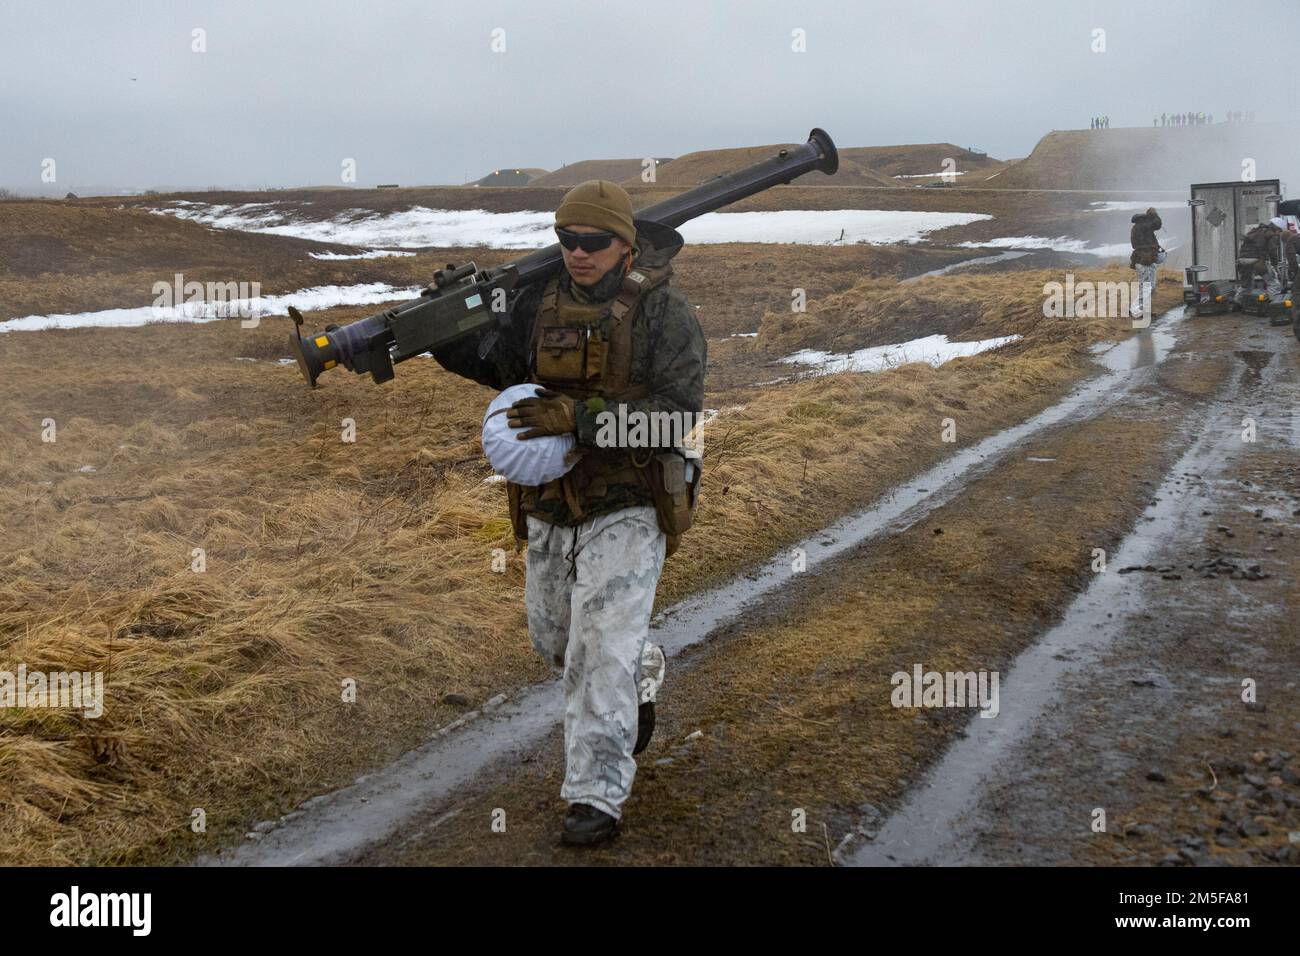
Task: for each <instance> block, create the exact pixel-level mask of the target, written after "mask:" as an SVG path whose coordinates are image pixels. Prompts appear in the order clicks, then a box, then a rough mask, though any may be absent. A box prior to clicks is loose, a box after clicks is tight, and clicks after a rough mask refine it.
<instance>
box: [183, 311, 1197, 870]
mask: <svg viewBox="0 0 1300 956" xmlns="http://www.w3.org/2000/svg"><path fill="white" fill-rule="evenodd" d="M1176 311H1177V315H1175V313H1174V312H1168V313H1166V314H1165V315H1164V316H1163V317H1162V318H1161V320H1160V323H1161V325H1162V326H1168V325H1172V324H1173V323H1174V322H1176V321H1178V319H1180V318H1181V315H1182V309H1181V308H1179V309H1178V310H1176ZM1154 334H1156V331H1155V330H1153V329H1148V330H1145V331H1143V332H1141V333H1139V334H1138V335H1136V336H1134V337H1133V338H1131V339H1128V340H1126V341H1125V342H1122V343H1120V344H1119V345H1117V346H1115V348H1114V349H1111V350H1109V351H1108V352H1107V353H1106V355H1108V356H1111V360H1110V362H1109V363H1107V367H1108V368H1110V369H1111V373H1110V374H1105V375H1101V376H1098V377H1096V378H1094V379H1091V380H1089V381H1087V382H1084V383H1083V384H1081V385H1079V386H1078V387H1076V388H1075V389H1074V390H1073V391H1072V392H1070V394H1069V395H1067V396H1066V397H1065V398H1063V399H1062V400H1061V401H1059V402H1058V403H1057V404H1055V405H1053V406H1051V407H1050V408H1047V409H1045V410H1044V411H1042V412H1039V413H1038V414H1037V415H1035V416H1033V417H1032V418H1030V419H1028V420H1026V421H1024V422H1022V423H1021V424H1019V425H1016V426H1013V427H1011V428H1008V429H1006V430H1005V431H1002V432H999V433H997V434H996V435H992V436H990V437H988V438H985V439H984V440H982V441H980V442H977V443H976V444H974V445H971V446H970V447H968V448H965V449H962V450H960V451H957V452H956V453H954V454H953V455H951V456H949V457H948V458H947V459H945V460H944V461H943V462H941V463H940V464H939V465H936V466H935V467H933V468H931V469H930V470H928V471H926V472H925V473H923V474H921V475H918V476H916V477H915V478H913V479H912V480H911V481H909V482H906V483H905V484H903V485H900V486H898V487H896V488H894V489H892V490H891V491H889V492H888V493H886V494H885V495H883V496H882V497H881V498H880V500H879V501H878V502H877V503H876V504H875V505H873V506H872V507H871V508H868V509H866V510H865V511H861V512H858V513H856V514H853V515H849V516H847V517H845V518H842V519H840V520H839V521H836V522H835V523H833V524H831V525H830V526H828V527H826V528H824V529H822V530H821V531H818V532H816V533H815V534H813V535H812V536H811V537H809V538H807V539H806V540H804V541H802V542H800V543H798V544H797V545H794V546H793V547H792V548H791V549H789V550H787V551H786V552H784V553H782V554H780V555H778V556H776V557H775V558H773V559H772V560H770V561H769V562H768V563H766V564H765V565H763V566H761V567H760V568H758V569H757V570H754V571H752V572H747V573H744V574H742V575H741V576H740V577H739V578H737V579H736V580H735V581H733V582H732V583H730V584H727V585H725V586H723V587H720V588H716V589H714V590H712V591H708V592H705V593H703V594H700V595H697V596H695V597H692V598H688V599H686V600H684V601H682V602H680V603H678V604H676V605H674V606H672V607H671V608H668V609H666V610H664V611H662V612H661V613H660V614H658V615H657V616H656V617H655V619H654V620H653V621H652V622H651V628H652V630H651V639H652V640H654V641H655V642H656V643H658V644H660V645H662V646H663V649H664V652H665V653H666V654H667V655H668V656H670V657H671V656H674V655H676V654H678V653H680V652H681V651H682V650H683V649H684V648H687V647H689V646H691V645H693V644H696V643H699V642H700V641H703V640H704V639H705V638H706V637H708V635H709V634H711V633H712V632H713V631H715V630H716V629H717V628H718V627H719V626H720V625H722V624H723V623H725V622H727V621H729V620H730V619H732V618H734V617H735V616H737V615H738V614H739V613H740V612H741V611H743V610H744V609H745V608H747V607H748V606H749V605H751V604H752V603H754V602H755V601H756V600H758V599H759V598H761V597H762V596H764V595H766V594H767V593H769V592H771V591H774V590H775V589H777V588H778V587H780V586H781V585H782V584H783V583H785V582H787V581H789V580H790V578H791V577H792V576H793V575H794V574H795V573H796V572H795V571H794V570H793V558H794V549H795V548H798V549H801V550H802V552H803V560H804V562H805V567H806V568H812V567H815V566H816V565H818V564H820V563H821V562H823V561H827V560H829V559H831V558H834V557H836V556H837V555H839V554H842V553H844V552H846V551H848V550H849V549H851V548H854V547H857V546H858V545H860V544H862V543H863V542H865V541H867V540H868V539H870V538H871V537H873V536H876V535H879V534H882V533H886V532H897V531H902V530H904V529H906V528H908V527H910V526H911V525H912V524H914V523H916V522H917V521H919V520H921V519H922V518H924V517H925V516H926V515H927V514H929V513H930V512H931V511H934V510H935V509H936V508H939V507H941V506H942V505H944V504H946V503H947V502H948V501H949V500H951V499H952V498H953V497H954V496H955V495H957V494H958V493H959V492H960V491H961V490H962V489H963V488H964V487H965V486H966V485H967V484H969V483H970V482H971V481H972V480H974V479H975V478H977V477H978V476H979V475H980V474H982V473H983V472H985V471H987V470H988V469H989V468H991V467H992V466H993V465H994V464H995V463H996V462H997V460H998V459H1000V458H1001V456H1002V455H1003V454H1004V453H1006V452H1008V451H1009V450H1011V449H1013V448H1015V447H1016V446H1018V445H1020V444H1021V443H1022V442H1024V441H1025V440H1026V439H1028V438H1031V437H1032V436H1033V435H1035V434H1036V433H1038V432H1040V431H1042V430H1044V429H1046V428H1050V427H1051V426H1053V425H1056V424H1059V423H1060V422H1062V421H1065V420H1067V419H1070V418H1074V417H1091V416H1093V415H1096V414H1098V413H1100V412H1101V411H1103V410H1105V409H1106V408H1107V407H1109V406H1110V405H1112V404H1114V403H1116V402H1118V401H1119V400H1120V399H1121V398H1123V397H1124V395H1125V394H1127V392H1128V391H1129V390H1130V389H1131V388H1132V387H1133V386H1134V385H1136V384H1137V383H1138V382H1140V381H1143V380H1145V376H1142V375H1136V376H1134V375H1130V374H1128V372H1129V370H1131V369H1139V368H1142V367H1143V366H1144V365H1147V364H1151V362H1156V361H1159V360H1160V359H1162V358H1163V357H1164V355H1166V354H1167V353H1168V350H1169V346H1170V345H1171V344H1172V342H1173V336H1172V335H1169V334H1168V333H1167V332H1164V331H1160V332H1159V334H1160V336H1161V340H1160V341H1159V342H1153V343H1151V344H1150V345H1149V346H1148V345H1144V344H1143V343H1142V342H1141V341H1140V340H1141V339H1144V338H1151V337H1152V336H1153V335H1154ZM1166 338H1167V339H1168V342H1167V343H1166V342H1165V341H1164V340H1165V339H1166ZM1148 353H1149V354H1150V356H1152V358H1150V361H1148V360H1147V356H1148ZM1122 356H1129V358H1128V359H1123V358H1121V357H1122ZM803 573H806V571H805V572H803ZM562 714H563V699H562V691H561V687H560V682H559V681H558V680H548V681H545V682H543V683H540V684H534V685H532V686H531V687H528V688H526V689H525V690H524V691H522V692H521V694H520V695H519V696H518V697H517V698H515V699H513V700H510V701H507V702H505V703H503V704H500V705H499V706H497V707H496V708H495V709H494V710H493V711H492V712H491V713H490V714H481V715H476V717H475V719H472V720H469V721H468V722H466V723H464V724H463V725H462V726H458V727H455V728H454V729H453V730H451V732H447V733H443V734H441V735H440V736H438V737H435V738H434V739H432V740H430V741H429V742H428V743H426V744H423V745H421V746H420V747H417V748H416V749H414V750H412V751H410V752H408V753H406V754H405V755H403V756H402V757H401V758H399V759H398V760H397V761H395V762H394V763H392V764H390V765H388V766H387V767H384V768H382V769H381V770H379V771H376V772H375V773H373V774H369V775H367V776H364V777H361V778H359V779H358V780H357V781H355V782H354V783H352V784H351V785H349V786H347V787H344V788H342V789H340V790H336V791H334V792H332V793H330V794H325V795H322V796H321V797H318V798H315V799H314V800H313V801H311V802H310V806H309V807H308V808H307V809H308V811H309V812H307V813H305V814H304V815H303V816H301V817H298V818H296V819H294V820H293V821H291V822H288V823H286V824H285V825H284V826H282V827H279V828H277V829H274V830H271V831H270V832H268V833H266V834H264V835H262V836H261V838H260V839H259V840H257V841H255V842H250V843H245V844H242V845H240V846H239V847H236V848H234V849H233V850H232V851H228V852H227V853H225V854H224V855H223V856H222V857H220V858H215V857H206V858H203V859H201V860H200V861H199V862H200V863H201V864H207V865H214V864H215V865H270V866H291V865H319V864H335V863H343V862H347V861H349V860H350V859H353V858H355V856H356V855H357V854H358V853H360V852H361V851H362V850H364V849H365V848H366V847H367V846H370V845H373V844H375V843H378V842H380V841H381V840H383V839H385V838H386V837H388V836H389V835H390V834H391V833H393V832H394V831H395V830H396V829H397V828H398V827H399V826H400V825H401V824H402V823H403V822H405V821H407V820H408V819H409V818H410V817H411V816H412V815H413V814H415V813H418V812H419V811H420V810H421V809H423V808H424V807H426V806H429V805H431V804H433V803H436V802H437V801H439V800H442V799H445V798H447V797H448V796H450V795H451V794H453V793H454V792H456V791H457V790H458V789H459V788H461V787H463V786H465V785H466V784H468V783H469V782H470V781H471V779H473V778H474V777H475V776H476V775H478V774H479V773H481V772H483V771H484V770H486V769H487V768H489V767H490V766H492V765H493V764H496V763H498V762H501V763H504V762H506V761H509V760H516V761H517V760H519V759H520V758H521V757H522V756H524V755H525V754H526V753H528V752H529V751H531V750H532V749H533V748H534V747H535V746H536V745H537V744H538V743H539V742H540V741H541V739H542V738H543V737H544V736H545V735H546V734H547V733H549V732H550V731H551V730H552V729H554V728H555V727H556V726H558V725H559V723H560V720H561V716H562ZM983 723H989V721H984V722H983Z"/></svg>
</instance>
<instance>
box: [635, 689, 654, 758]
mask: <svg viewBox="0 0 1300 956" xmlns="http://www.w3.org/2000/svg"><path fill="white" fill-rule="evenodd" d="M654 732H655V702H654V701H653V700H648V701H646V702H645V703H644V704H642V705H641V706H640V707H638V708H637V711H636V746H635V747H633V748H632V754H633V756H635V755H636V754H639V753H640V752H641V751H643V750H645V749H646V747H648V746H649V745H650V738H651V737H652V736H654Z"/></svg>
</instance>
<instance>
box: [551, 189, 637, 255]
mask: <svg viewBox="0 0 1300 956" xmlns="http://www.w3.org/2000/svg"><path fill="white" fill-rule="evenodd" d="M555 224H556V225H557V226H591V227H593V228H596V229H606V230H608V231H609V232H612V233H614V235H616V236H618V237H619V238H620V239H622V240H624V241H625V242H628V243H629V244H635V242H636V226H635V225H633V224H632V197H630V196H629V195H628V194H627V190H625V189H624V188H623V187H622V186H620V185H619V184H618V183H614V182H610V181H609V180H608V179H589V180H587V181H586V182H585V183H580V184H579V185H577V186H574V187H573V188H572V189H570V190H569V191H568V192H567V193H565V194H564V199H563V200H562V201H561V202H560V208H559V209H557V210H555Z"/></svg>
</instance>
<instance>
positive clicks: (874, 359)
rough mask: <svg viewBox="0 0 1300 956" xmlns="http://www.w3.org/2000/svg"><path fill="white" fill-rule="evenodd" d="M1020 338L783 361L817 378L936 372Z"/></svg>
mask: <svg viewBox="0 0 1300 956" xmlns="http://www.w3.org/2000/svg"><path fill="white" fill-rule="evenodd" d="M1019 339H1020V336H1018V335H1006V336H1002V337H1001V338H995V339H981V340H979V341H977V342H949V341H948V336H946V335H927V336H925V337H924V338H920V339H912V340H911V341H910V342H900V343H898V344H896V345H876V346H872V347H871V348H865V349H858V350H857V351H856V352H848V353H839V354H836V353H831V352H821V351H818V350H816V349H803V350H802V351H799V352H795V353H794V354H793V355H788V356H786V357H785V358H783V359H781V361H782V362H789V363H796V364H800V365H811V366H813V367H814V369H813V374H815V375H832V374H835V373H838V372H883V371H886V370H887V369H891V368H897V367H898V366H900V365H906V364H908V363H909V362H928V363H929V364H931V365H933V366H935V367H936V368H937V367H938V366H940V365H942V364H943V363H945V362H947V361H949V360H951V359H955V358H960V357H964V356H968V355H978V354H979V353H980V352H987V351H988V350H989V349H996V348H1001V347H1002V346H1004V345H1009V344H1010V343H1012V342H1016V341H1019Z"/></svg>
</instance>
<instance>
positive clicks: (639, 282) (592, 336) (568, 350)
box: [507, 263, 698, 553]
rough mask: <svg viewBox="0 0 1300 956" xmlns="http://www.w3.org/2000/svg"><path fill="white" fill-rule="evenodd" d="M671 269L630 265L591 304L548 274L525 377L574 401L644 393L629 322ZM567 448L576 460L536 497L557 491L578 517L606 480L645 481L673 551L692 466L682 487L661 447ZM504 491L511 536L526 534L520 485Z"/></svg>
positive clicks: (691, 494) (688, 500)
mask: <svg viewBox="0 0 1300 956" xmlns="http://www.w3.org/2000/svg"><path fill="white" fill-rule="evenodd" d="M671 275H672V264H671V263H665V264H664V265H662V266H659V267H646V266H637V265H633V266H632V268H631V269H629V270H628V273H627V275H626V276H624V277H623V285H622V289H621V290H620V291H619V294H618V296H616V297H615V298H614V299H613V301H606V302H593V303H582V302H578V301H577V300H575V299H574V298H573V297H572V295H570V294H569V293H568V292H567V291H566V290H564V289H562V288H561V287H560V282H559V278H558V277H557V278H554V279H552V280H551V281H550V282H549V283H547V285H546V288H545V289H544V290H543V292H542V297H541V303H540V305H539V307H538V310H537V316H536V319H535V320H534V324H533V331H532V341H531V346H530V351H531V359H532V380H533V381H534V382H536V383H537V384H539V385H543V386H545V387H546V388H549V389H553V390H555V391H558V392H562V393H563V394H565V395H567V396H569V397H570V398H573V399H575V400H583V399H586V400H590V399H594V398H601V399H603V400H605V401H606V402H607V403H609V404H610V405H611V406H612V405H616V404H617V403H618V402H626V401H631V400H634V399H640V398H645V397H646V396H648V395H649V394H650V388H649V385H648V383H645V382H641V383H638V384H636V385H633V384H632V383H631V374H632V328H633V325H634V324H635V321H636V318H637V315H638V314H639V308H640V305H641V302H642V299H643V298H644V296H645V294H646V293H647V292H649V291H650V290H651V289H653V288H655V287H656V286H659V285H662V284H663V283H664V282H666V281H668V278H669V276H671ZM612 410H613V409H612V408H611V411H612ZM657 451H659V453H656V452H657ZM573 454H576V455H578V456H580V457H578V460H577V463H576V464H575V465H574V466H573V468H572V469H571V470H570V471H569V472H568V473H567V474H565V475H564V476H563V477H561V478H559V479H557V480H555V481H552V482H549V483H547V484H545V485H543V486H541V488H540V489H538V493H539V494H540V496H541V498H543V499H546V498H552V497H555V496H563V497H564V500H565V502H566V504H567V505H568V510H569V512H570V513H571V514H573V515H574V516H575V517H577V518H581V517H582V516H583V514H584V513H585V508H584V506H583V502H588V503H590V502H592V501H596V500H599V499H601V498H603V497H604V495H605V494H606V492H607V490H608V489H609V488H610V487H611V486H613V485H618V484H627V485H641V486H644V487H647V488H648V489H649V491H650V492H651V495H652V496H653V498H654V501H655V508H656V512H657V514H658V516H659V526H660V528H661V530H663V531H664V532H665V534H667V535H668V536H669V539H670V543H669V550H670V553H671V551H672V550H675V548H676V544H677V541H676V540H674V539H675V538H679V537H680V535H681V534H682V533H683V532H684V531H685V530H686V528H688V527H689V526H690V517H691V515H690V512H691V510H692V508H693V505H694V499H695V487H696V485H697V484H698V467H697V468H696V476H695V480H694V482H692V483H691V484H690V486H684V485H683V481H682V479H681V477H680V476H675V475H674V474H673V472H674V463H672V462H666V461H660V460H659V459H661V458H664V457H666V455H665V454H664V453H663V452H662V450H656V449H653V448H646V449H640V450H637V449H629V450H620V449H610V450H607V451H606V450H596V449H588V448H578V449H575V450H574V452H573ZM668 454H671V455H672V457H674V458H677V459H680V458H681V456H680V455H676V454H675V453H671V452H670V453H668ZM507 492H508V495H509V499H510V517H511V522H512V524H513V526H514V530H515V535H516V537H518V538H520V539H524V538H526V537H527V534H528V526H527V521H526V518H525V516H524V514H523V509H522V507H521V504H522V502H521V498H522V496H523V493H524V489H523V488H522V486H519V485H513V484H508V485H507Z"/></svg>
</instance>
